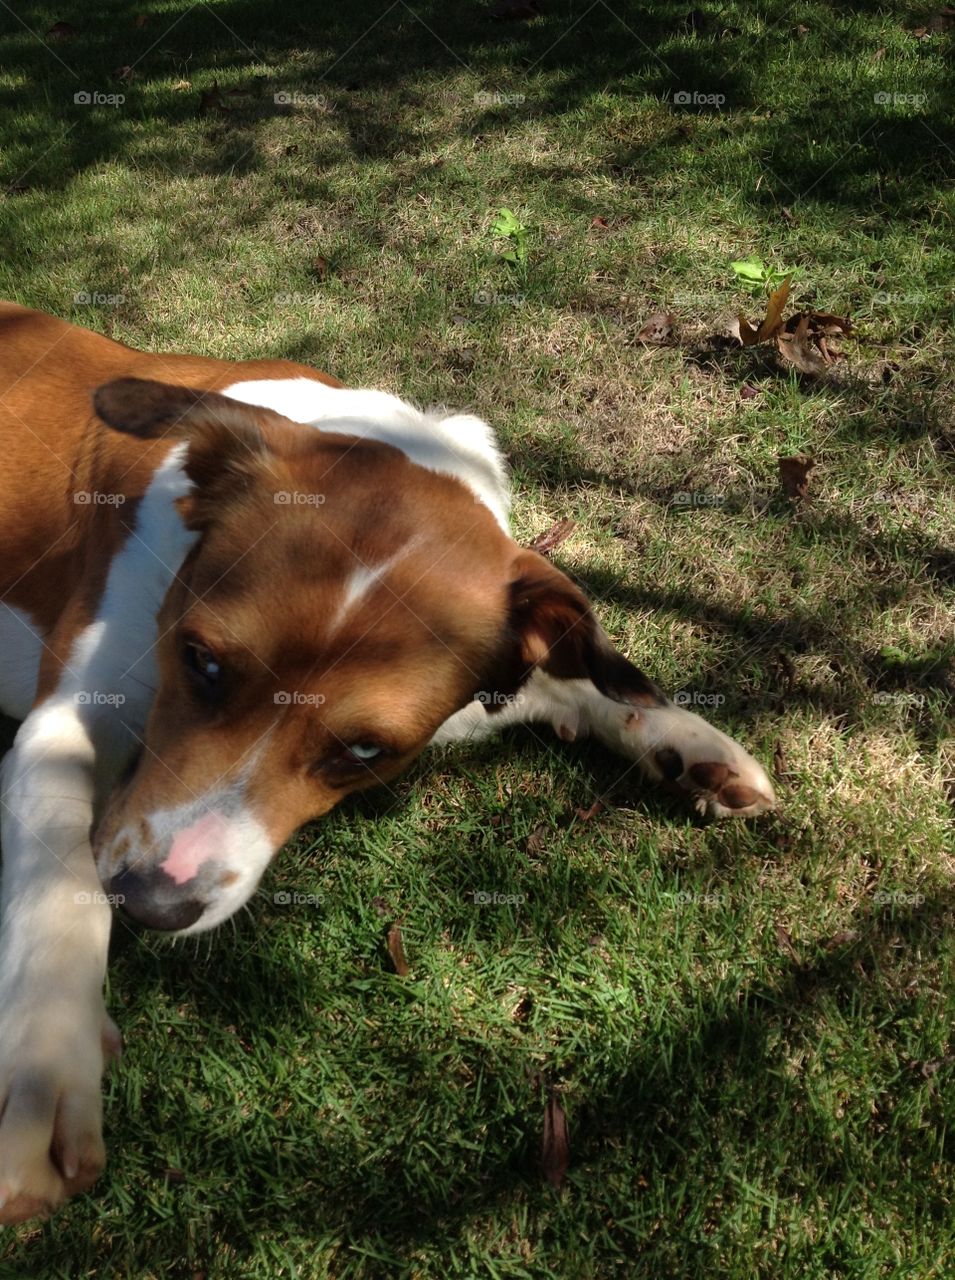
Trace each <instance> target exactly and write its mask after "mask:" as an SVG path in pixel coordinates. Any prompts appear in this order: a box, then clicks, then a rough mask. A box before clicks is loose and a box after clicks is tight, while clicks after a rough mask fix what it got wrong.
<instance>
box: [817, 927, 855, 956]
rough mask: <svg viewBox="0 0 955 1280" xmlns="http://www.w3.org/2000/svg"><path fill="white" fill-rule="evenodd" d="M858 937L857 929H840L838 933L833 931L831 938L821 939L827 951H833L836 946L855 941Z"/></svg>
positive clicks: (843, 945)
mask: <svg viewBox="0 0 955 1280" xmlns="http://www.w3.org/2000/svg"><path fill="white" fill-rule="evenodd" d="M858 937H859V930H858V929H842V930H840V932H839V933H834V934H833V935H832V937H831V938H825V939H823V943H822V945H823V946H824V947H825V949H826V950H827V951H835V950H836V949H837V948H838V947H845V946H847V945H848V944H849V943H850V942H855V941H856V940H857V939H858Z"/></svg>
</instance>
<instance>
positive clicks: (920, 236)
mask: <svg viewBox="0 0 955 1280" xmlns="http://www.w3.org/2000/svg"><path fill="white" fill-rule="evenodd" d="M514 7H515V6H514V5H512V4H508V3H504V4H501V5H498V6H497V9H499V10H500V9H503V10H508V9H510V10H513V9H514ZM522 7H523V6H520V5H518V6H517V8H518V9H520V8H522ZM540 10H541V12H540V13H539V14H537V15H535V14H534V12H533V11H532V10H530V11H529V12H528V13H527V15H526V16H524V17H520V16H517V17H515V16H505V17H500V18H494V17H493V16H491V15H492V14H493V13H494V12H495V5H494V4H493V3H491V4H490V5H489V7H482V5H481V4H479V3H476V2H473V3H472V2H470V0H469V2H467V3H463V4H460V5H446V4H441V3H437V2H436V0H422V2H421V3H418V2H417V0H415V2H409V3H405V2H404V0H397V2H396V3H393V4H389V0H378V2H377V3H370V2H368V0H352V3H350V4H339V5H336V6H328V11H327V12H326V7H325V6H323V5H310V4H305V3H301V2H299V3H295V2H294V0H293V2H292V3H288V4H279V3H275V2H274V0H271V2H267V0H258V2H255V3H253V0H212V2H211V3H208V4H205V3H203V4H197V5H192V4H189V3H187V2H186V0H166V2H165V3H163V2H157V0H141V2H138V3H136V4H133V5H125V4H121V3H118V2H116V0H104V2H103V3H99V4H96V5H84V4H81V3H77V2H76V0H64V3H62V4H57V5H53V4H52V3H50V4H45V5H44V4H21V3H18V2H17V0H11V4H10V5H9V6H8V5H7V4H2V3H0V107H2V113H0V246H2V260H0V296H4V297H8V298H12V299H14V300H16V301H18V302H22V303H25V304H27V305H30V306H34V307H38V308H40V309H43V310H48V311H51V312H55V313H56V314H58V315H61V316H64V317H67V318H70V319H73V320H75V321H77V322H78V323H80V324H83V325H87V326H89V327H91V328H94V329H97V330H100V331H102V332H104V333H108V334H110V335H111V336H113V337H115V338H118V339H121V340H123V341H126V342H129V343H130V344H132V345H135V346H139V347H144V348H149V349H153V350H163V349H178V350H189V351H193V352H202V353H206V354H211V355H217V356H223V357H231V358H240V357H252V356H270V357H274V356H284V357H289V358H292V359H296V360H301V361H304V362H307V363H310V364H314V365H316V366H317V367H320V368H323V369H327V370H329V371H331V372H333V373H335V374H336V375H337V376H339V377H340V378H342V379H344V380H345V381H346V382H348V383H349V384H352V385H375V386H381V387H385V388H387V389H389V390H391V391H395V392H397V393H399V394H402V395H404V396H406V397H408V398H410V399H413V400H415V401H417V402H420V403H444V404H447V405H449V406H452V407H455V408H467V409H472V410H475V411H477V412H479V413H481V414H482V415H484V416H485V417H487V418H488V419H489V420H490V421H491V422H492V423H493V424H494V425H495V426H496V428H497V429H498V431H499V433H500V437H501V439H502V441H503V443H504V445H505V447H506V450H507V452H508V454H509V457H510V459H511V463H512V467H513V476H514V483H515V489H516V495H517V501H516V512H515V527H516V535H517V537H518V538H519V539H520V540H522V541H529V540H531V539H532V538H533V537H535V536H536V535H538V534H540V533H541V532H542V531H544V530H545V529H547V528H548V527H549V526H550V525H551V524H552V523H553V522H554V521H556V520H558V519H561V518H565V517H570V518H571V519H573V520H574V521H575V522H576V526H575V528H574V530H573V532H572V534H571V536H570V537H569V538H568V539H567V540H566V541H565V542H563V543H562V544H561V545H560V547H559V548H558V549H557V550H556V551H555V552H554V558H555V561H556V562H557V563H558V564H559V565H560V566H561V567H562V568H564V569H565V570H567V571H568V572H570V573H571V574H572V575H573V576H574V577H575V578H576V579H577V580H578V581H579V582H580V583H581V585H582V586H583V587H584V588H585V590H586V591H588V593H589V594H590V595H591V596H592V597H593V598H594V599H595V601H597V602H598V606H599V611H600V614H601V617H602V619H603V621H604V624H605V626H606V627H607V629H608V631H609V632H610V633H611V635H612V636H613V638H614V639H615V641H616V642H617V643H618V644H619V645H620V646H621V647H623V648H624V649H625V650H626V651H627V652H628V653H629V654H630V656H631V657H632V658H633V659H634V660H635V661H636V662H637V663H638V665H640V666H642V667H643V668H644V669H645V670H647V671H648V673H649V674H652V675H653V676H655V677H656V678H657V679H658V680H659V681H660V682H661V683H662V684H663V685H664V686H665V687H667V688H668V689H669V690H670V691H671V692H672V693H676V692H677V691H683V693H684V696H685V697H686V698H687V699H689V700H691V701H692V702H693V703H694V704H696V705H699V706H700V708H701V709H702V710H703V711H704V713H705V714H707V715H708V716H709V717H710V718H711V719H712V720H713V721H714V722H715V723H717V724H718V725H719V726H720V727H722V728H725V729H726V730H727V732H729V733H731V734H733V735H734V736H737V737H739V738H740V739H741V741H743V742H744V743H745V744H746V745H747V746H748V747H749V748H750V749H751V750H752V751H753V752H754V753H755V754H756V755H758V756H759V758H760V759H762V760H763V761H764V762H765V763H766V764H767V766H770V765H772V766H773V767H774V768H775V771H776V776H777V782H778V789H779V795H780V807H779V810H778V812H777V813H775V814H773V815H769V816H767V817H765V818H763V819H760V820H757V821H755V822H752V823H748V824H747V823H736V824H728V825H711V826H705V825H702V824H700V823H698V822H697V821H695V820H693V819H692V818H691V817H689V816H688V815H687V813H686V811H685V809H684V808H683V807H681V806H680V804H679V803H678V802H676V801H673V800H671V799H670V798H669V797H667V796H664V795H661V794H660V793H659V792H658V791H656V790H655V789H653V788H651V787H649V786H645V785H643V784H641V783H640V782H639V781H638V779H637V777H636V775H635V774H634V773H633V772H631V771H629V770H628V769H626V768H625V767H624V766H623V765H622V763H621V762H620V761H618V760H616V759H615V758H614V757H612V756H610V755H608V754H607V753H605V752H603V751H602V750H600V749H599V748H597V747H592V746H589V745H588V744H577V745H574V746H566V745H563V744H561V743H559V742H557V741H556V740H555V739H552V738H550V737H548V736H547V735H545V734H543V733H536V732H528V731H525V732H518V731H514V732H512V733H510V734H508V735H507V737H506V738H505V739H504V740H503V741H500V742H494V743H485V744H482V745H480V746H475V747H471V748H468V749H464V750H458V751H454V752H448V753H445V754H440V755H432V756H430V757H428V758H425V759H423V760H422V761H421V762H420V763H419V765H418V766H417V767H416V768H415V770H414V771H413V773H412V774H411V775H409V776H408V777H406V778H405V779H403V780H402V781H401V782H400V783H399V784H397V785H395V786H394V788H393V789H392V790H391V791H390V792H389V791H384V792H382V793H380V794H375V795H370V796H367V797H363V798H359V799H356V800H354V801H352V802H349V803H347V804H346V805H344V806H343V807H342V808H341V809H340V810H339V811H337V812H336V813H335V814H334V815H332V816H331V817H330V818H328V819H326V820H325V821H323V822H322V823H321V824H320V825H317V826H315V827H314V828H312V829H309V830H307V831H305V832H303V833H302V834H301V835H300V836H299V837H298V838H297V839H296V840H295V841H294V842H293V844H292V845H291V846H290V847H289V848H288V849H287V850H286V851H285V852H284V853H283V854H282V856H281V857H280V859H278V860H277V861H276V863H275V864H274V866H273V868H272V870H271V871H270V872H269V874H268V876H267V877H266V880H265V881H264V882H263V886H262V889H261V891H260V893H259V895H258V896H257V897H256V898H255V899H254V900H253V903H252V908H251V911H250V913H248V914H243V915H242V916H240V917H239V918H238V919H237V920H236V921H235V925H234V928H233V927H225V928H223V929H222V930H220V931H219V932H218V933H216V934H215V935H211V936H207V937H203V938H201V939H200V940H199V941H198V942H195V941H190V942H188V943H180V944H178V945H173V944H171V943H169V942H168V941H164V940H162V939H160V938H157V937H156V936H154V935H152V936H151V935H149V934H141V935H136V934H133V933H132V932H131V931H130V930H129V929H128V928H127V927H125V926H124V927H118V928H117V929H116V931H115V945H114V956H113V962H112V965H111V969H110V977H109V990H108V1005H109V1008H110V1012H111V1013H112V1014H113V1016H114V1017H115V1018H116V1020H117V1021H118V1022H119V1024H120V1026H121V1028H122V1030H123V1032H124V1035H125V1038H126V1046H127V1048H126V1056H125V1059H124V1062H123V1065H122V1067H121V1068H120V1069H119V1070H117V1071H114V1072H113V1073H112V1074H111V1075H110V1077H109V1078H108V1081H107V1108H106V1121H107V1142H108V1146H109V1149H110V1165H109V1168H108V1171H107V1173H106V1174H105V1175H104V1177H103V1179H102V1180H101V1182H100V1183H99V1184H98V1186H97V1188H96V1189H95V1192H94V1194H92V1195H90V1196H87V1197H85V1198H83V1199H81V1200H79V1201H76V1202H74V1203H72V1204H71V1205H70V1206H69V1207H68V1208H67V1209H65V1210H64V1211H63V1212H62V1213H61V1214H60V1215H59V1216H58V1217H57V1218H56V1219H55V1220H53V1221H52V1222H50V1223H47V1224H30V1225H28V1226H25V1227H21V1228H15V1229H8V1230H6V1231H4V1232H3V1233H2V1234H0V1277H2V1278H3V1280H8V1278H11V1280H27V1278H29V1277H36V1278H37V1280H53V1278H60V1277H62V1278H63V1280H81V1278H83V1277H93V1276H112V1275H116V1276H123V1277H125V1276H129V1277H135V1280H153V1278H154V1277H155V1278H156V1280H158V1278H159V1277H163V1278H164V1280H165V1278H169V1277H172V1278H178V1277H184V1278H186V1280H200V1278H201V1280H220V1278H222V1280H224V1278H226V1277H228V1278H229V1280H232V1278H233V1277H250V1278H253V1280H272V1278H273V1277H288V1278H290V1280H292V1278H294V1280H312V1278H313V1277H325V1276H331V1277H356V1278H364V1277H378V1276H408V1277H421V1278H428V1280H430V1278H431V1277H436V1278H439V1280H445V1278H446V1277H447V1278H451V1277H461V1278H462V1280H467V1278H470V1277H483V1276H490V1277H527V1278H533V1280H538V1278H544V1277H561V1278H566V1280H585V1278H589V1277H595V1278H602V1277H611V1276H622V1277H647V1278H648V1280H661V1278H663V1277H675V1278H679V1280H683V1278H685V1277H697V1276H699V1277H704V1276H706V1277H710V1276H721V1277H722V1276H726V1277H732V1278H733V1280H752V1278H753V1277H772V1278H773V1280H776V1278H778V1277H782V1278H789V1277H793V1278H794V1280H795V1278H797V1277H798V1278H799V1280H802V1278H804V1277H811V1278H813V1280H815V1278H819V1280H823V1278H828V1277H851V1278H852V1280H870V1278H874V1277H889V1276H891V1277H897V1276H905V1277H919V1278H920V1280H921V1278H923V1277H939V1278H941V1277H945V1276H951V1275H952V1273H953V1269H955V1207H953V1197H955V1168H953V1159H955V1147H953V1124H955V1116H953V1100H955V1087H953V1086H955V1045H953V1038H952V1028H953V1015H955V997H953V990H955V984H953V976H955V975H953V959H955V954H953V947H952V929H953V925H955V893H953V887H952V874H953V870H955V858H953V854H952V826H951V820H952V803H953V799H955V782H953V772H955V744H953V738H952V727H951V723H952V722H951V712H952V695H953V687H955V679H953V665H955V643H953V621H955V594H953V590H952V588H953V580H955V549H953V531H955V486H953V462H955V428H953V406H955V373H953V341H952V319H953V304H955V292H953V279H955V238H953V226H952V212H953V207H955V198H953V189H952V186H951V178H952V176H953V172H955V150H953V148H955V127H953V120H955V112H953V108H955V95H953V91H952V83H951V78H950V69H948V68H947V67H946V61H947V59H950V57H951V54H952V46H953V43H955V19H952V18H950V17H946V15H945V14H944V12H943V7H942V6H941V5H939V4H937V3H935V2H934V0H928V3H927V5H923V4H893V3H887V4H875V3H865V2H863V3H858V4H823V3H821V2H815V0H806V2H801V0H800V2H797V3H796V4H790V3H789V0H768V2H767V3H762V4H759V5H756V6H754V5H748V4H744V3H740V4H716V3H711V2H710V0H701V4H700V6H699V7H696V8H692V9H691V8H689V5H688V0H683V2H682V3H657V2H656V0H650V2H649V3H648V4H647V5H646V6H644V7H638V6H635V5H634V6H631V5H626V4H623V3H616V2H613V3H610V4H608V3H605V2H604V0H596V3H592V4H591V3H590V2H589V0H541V2H540ZM57 23H59V24H66V25H65V26H61V27H59V28H55V27H54V24H57ZM51 29H52V33H51ZM77 95H79V96H78V99H77ZM117 97H118V98H121V99H122V100H121V101H115V100H111V99H115V98H117ZM87 99H89V100H87ZM502 208H506V209H509V210H511V211H512V212H513V214H514V216H515V218H516V219H518V220H519V221H520V223H521V224H523V226H524V227H525V228H526V232H525V233H524V234H522V235H521V236H519V237H516V238H515V237H510V238H506V237H501V236H496V235H495V234H494V231H493V227H494V224H495V221H496V220H497V218H498V216H499V211H500V210H501V209H502ZM518 242H519V246H522V248H520V247H519V246H518ZM516 249H517V251H516V252H515V250H516ZM524 250H526V254H525V252H524ZM509 251H510V252H513V254H514V257H515V258H516V259H517V260H516V261H512V260H509V258H508V257H507V256H506V255H507V253H508V252H509ZM748 258H758V259H760V260H761V261H763V262H764V263H765V264H766V265H767V266H769V267H771V268H773V269H774V270H777V271H779V272H783V273H785V272H788V271H790V270H792V271H793V272H794V273H795V274H794V278H793V282H792V299H793V302H792V306H791V310H792V309H795V310H798V309H800V308H803V309H816V310H818V311H820V312H830V313H835V314H838V315H846V314H849V315H851V317H852V324H853V332H852V334H851V335H850V336H848V337H847V338H845V339H843V340H840V341H839V342H838V344H837V345H839V346H840V347H841V350H842V353H843V357H844V358H842V359H840V360H838V361H836V362H835V363H834V364H833V365H832V366H831V368H830V369H829V370H828V371H827V372H826V373H824V374H823V375H822V376H819V377H815V378H811V377H803V376H800V375H799V374H797V373H795V372H794V371H792V370H791V369H788V368H786V367H785V366H782V365H780V364H779V362H778V361H777V360H776V358H775V357H774V355H773V352H772V348H771V346H770V344H765V345H763V346H760V347H747V348H743V347H742V346H741V345H740V344H739V342H738V341H737V340H736V339H735V338H731V337H728V336H727V335H728V333H729V331H730V327H731V325H732V323H733V322H734V320H735V319H736V317H737V314H738V312H739V311H740V310H743V311H744V312H745V314H746V315H747V316H748V317H749V318H750V320H757V319H758V318H759V317H760V316H761V315H762V314H763V313H764V311H765V305H766V303H765V298H764V299H762V300H761V299H759V298H755V297H751V296H749V295H748V294H747V293H746V292H745V291H744V290H743V289H742V288H741V285H740V282H739V281H738V280H737V278H736V276H735V275H734V273H733V271H732V270H731V268H730V263H731V262H732V261H734V260H738V259H748ZM659 311H664V312H667V313H672V314H673V315H675V317H676V318H675V322H674V327H673V332H672V335H671V336H670V338H669V340H668V341H667V342H666V343H663V344H653V343H646V342H644V341H641V340H640V339H639V338H638V334H639V332H640V330H641V328H642V326H643V325H644V323H645V321H646V320H647V319H648V317H649V316H650V315H651V314H652V313H654V312H659ZM795 454H805V455H808V456H809V457H811V458H812V459H813V460H814V461H815V467H814V469H813V470H812V472H811V475H810V488H809V495H808V497H807V498H803V499H800V498H795V499H794V498H789V497H787V496H786V495H785V494H784V493H783V491H782V489H781V488H780V480H779V473H778V458H779V457H780V456H790V455H795ZM597 799H602V800H603V802H604V805H603V808H602V809H600V810H599V811H598V812H596V813H591V812H588V811H589V810H590V808H591V806H592V805H593V804H594V802H595V801H596V800H597ZM475 895H478V896H477V897H476V896H475ZM481 895H485V897H486V896H491V897H492V898H493V895H498V896H499V898H504V899H505V901H503V902H502V901H490V902H486V901H482V900H481ZM395 921H397V922H400V925H401V928H402V931H403V935H404V947H405V952H406V954H407V960H408V964H409V966H410V973H409V974H408V975H407V976H406V977H399V976H398V975H397V974H396V973H394V972H392V966H391V964H390V962H389V957H388V954H387V951H386V949H385V947H384V945H383V937H384V934H385V932H386V930H387V929H388V927H389V926H390V925H391V924H392V923H393V922H395ZM549 1097H551V1098H553V1099H554V1100H555V1101H556V1103H557V1105H558V1106H559V1107H560V1109H562V1110H563V1112H564V1113H565V1114H566V1117H567V1124H568V1130H569V1144H570V1163H569V1168H568V1171H567V1175H566V1179H565V1180H564V1183H563V1186H562V1187H560V1188H559V1189H558V1188H556V1187H555V1186H553V1185H551V1183H550V1182H549V1181H548V1180H547V1179H546V1178H545V1177H544V1176H543V1173H542V1170H541V1167H540V1156H541V1144H542V1134H543V1128H544V1116H545V1107H546V1104H547V1100H548V1098H549Z"/></svg>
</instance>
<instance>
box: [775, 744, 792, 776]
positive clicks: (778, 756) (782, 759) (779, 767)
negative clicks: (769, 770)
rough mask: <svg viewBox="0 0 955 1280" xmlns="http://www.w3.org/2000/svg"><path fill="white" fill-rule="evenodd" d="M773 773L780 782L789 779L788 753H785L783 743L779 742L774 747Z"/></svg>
mask: <svg viewBox="0 0 955 1280" xmlns="http://www.w3.org/2000/svg"><path fill="white" fill-rule="evenodd" d="M773 773H774V774H775V775H776V777H777V778H779V779H780V780H782V779H783V778H788V777H789V769H788V767H787V761H786V753H785V751H783V744H782V743H781V742H777V743H776V745H775V746H774V747H773Z"/></svg>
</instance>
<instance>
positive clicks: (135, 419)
mask: <svg viewBox="0 0 955 1280" xmlns="http://www.w3.org/2000/svg"><path fill="white" fill-rule="evenodd" d="M93 408H94V409H95V410H96V412H97V414H98V415H99V417H100V418H102V420H103V421H104V422H105V423H106V424H107V425H108V426H110V427H113V428H114V429H115V430H116V431H122V432H124V433H125V434H127V435H134V436H137V437H138V438H139V439H141V440H156V439H160V438H164V437H167V436H168V437H170V438H179V439H182V440H185V441H188V445H189V448H188V452H187V453H186V457H185V461H184V463H183V469H184V470H185V472H186V474H187V475H188V477H189V479H190V480H192V482H193V483H194V484H195V486H196V493H195V494H194V495H190V496H189V497H187V498H183V499H180V501H179V504H178V505H179V509H180V511H181V513H182V515H183V518H184V519H185V521H186V523H187V525H189V527H190V528H200V527H202V526H203V525H204V524H206V523H207V522H208V517H209V516H210V515H211V513H212V511H213V509H214V503H213V502H212V501H211V500H213V499H216V500H221V499H222V498H226V497H229V496H235V495H236V494H237V493H239V492H241V491H242V490H243V489H244V488H245V486H246V484H247V482H248V481H249V479H250V478H251V477H252V476H253V475H254V474H255V473H256V471H257V464H260V463H261V462H262V461H263V460H265V459H266V458H267V457H268V456H269V454H270V452H271V450H270V448H269V445H268V444H267V442H266V440H265V439H264V437H263V435H262V431H261V427H262V425H264V424H265V423H266V422H269V421H272V420H274V421H276V422H284V419H282V418H280V417H279V415H278V414H275V413H273V412H272V411H271V410H269V409H260V408H255V407H253V406H251V405H245V404H240V403H239V401H237V400H230V399H229V398H228V396H223V395H219V394H218V392H216V391H194V390H192V389H191V388H189V387H178V386H171V385H169V384H168V383H165V382H152V381H150V380H148V379H145V378H118V379H117V380H116V381H115V382H107V383H106V384H105V385H104V386H102V387H99V388H98V390H97V391H95V392H94V394H93Z"/></svg>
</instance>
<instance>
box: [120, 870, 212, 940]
mask: <svg viewBox="0 0 955 1280" xmlns="http://www.w3.org/2000/svg"><path fill="white" fill-rule="evenodd" d="M109 892H110V893H111V894H113V895H114V896H115V899H116V903H117V905H118V906H119V907H120V908H121V910H122V911H123V912H124V913H125V914H126V915H127V916H129V917H130V919H132V920H135V921H136V922H137V923H138V924H141V925H145V927H146V928H147V929H159V930H161V931H163V932H165V933H175V932H178V931H179V930H180V929H188V928H189V926H190V925H193V924H195V923H196V921H197V920H198V919H199V917H200V916H201V915H202V913H203V911H205V909H206V903H205V902H203V901H201V900H200V899H199V898H197V897H195V896H193V895H192V894H190V893H189V892H185V891H184V890H183V889H182V888H180V887H179V886H177V885H176V883H175V881H174V880H172V879H171V878H170V877H169V876H168V875H167V874H166V872H165V871H162V870H161V869H159V868H156V869H150V868H145V869H144V870H142V871H135V870H131V871H120V872H119V873H118V874H117V875H115V876H113V877H112V879H111V880H110V882H109Z"/></svg>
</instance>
